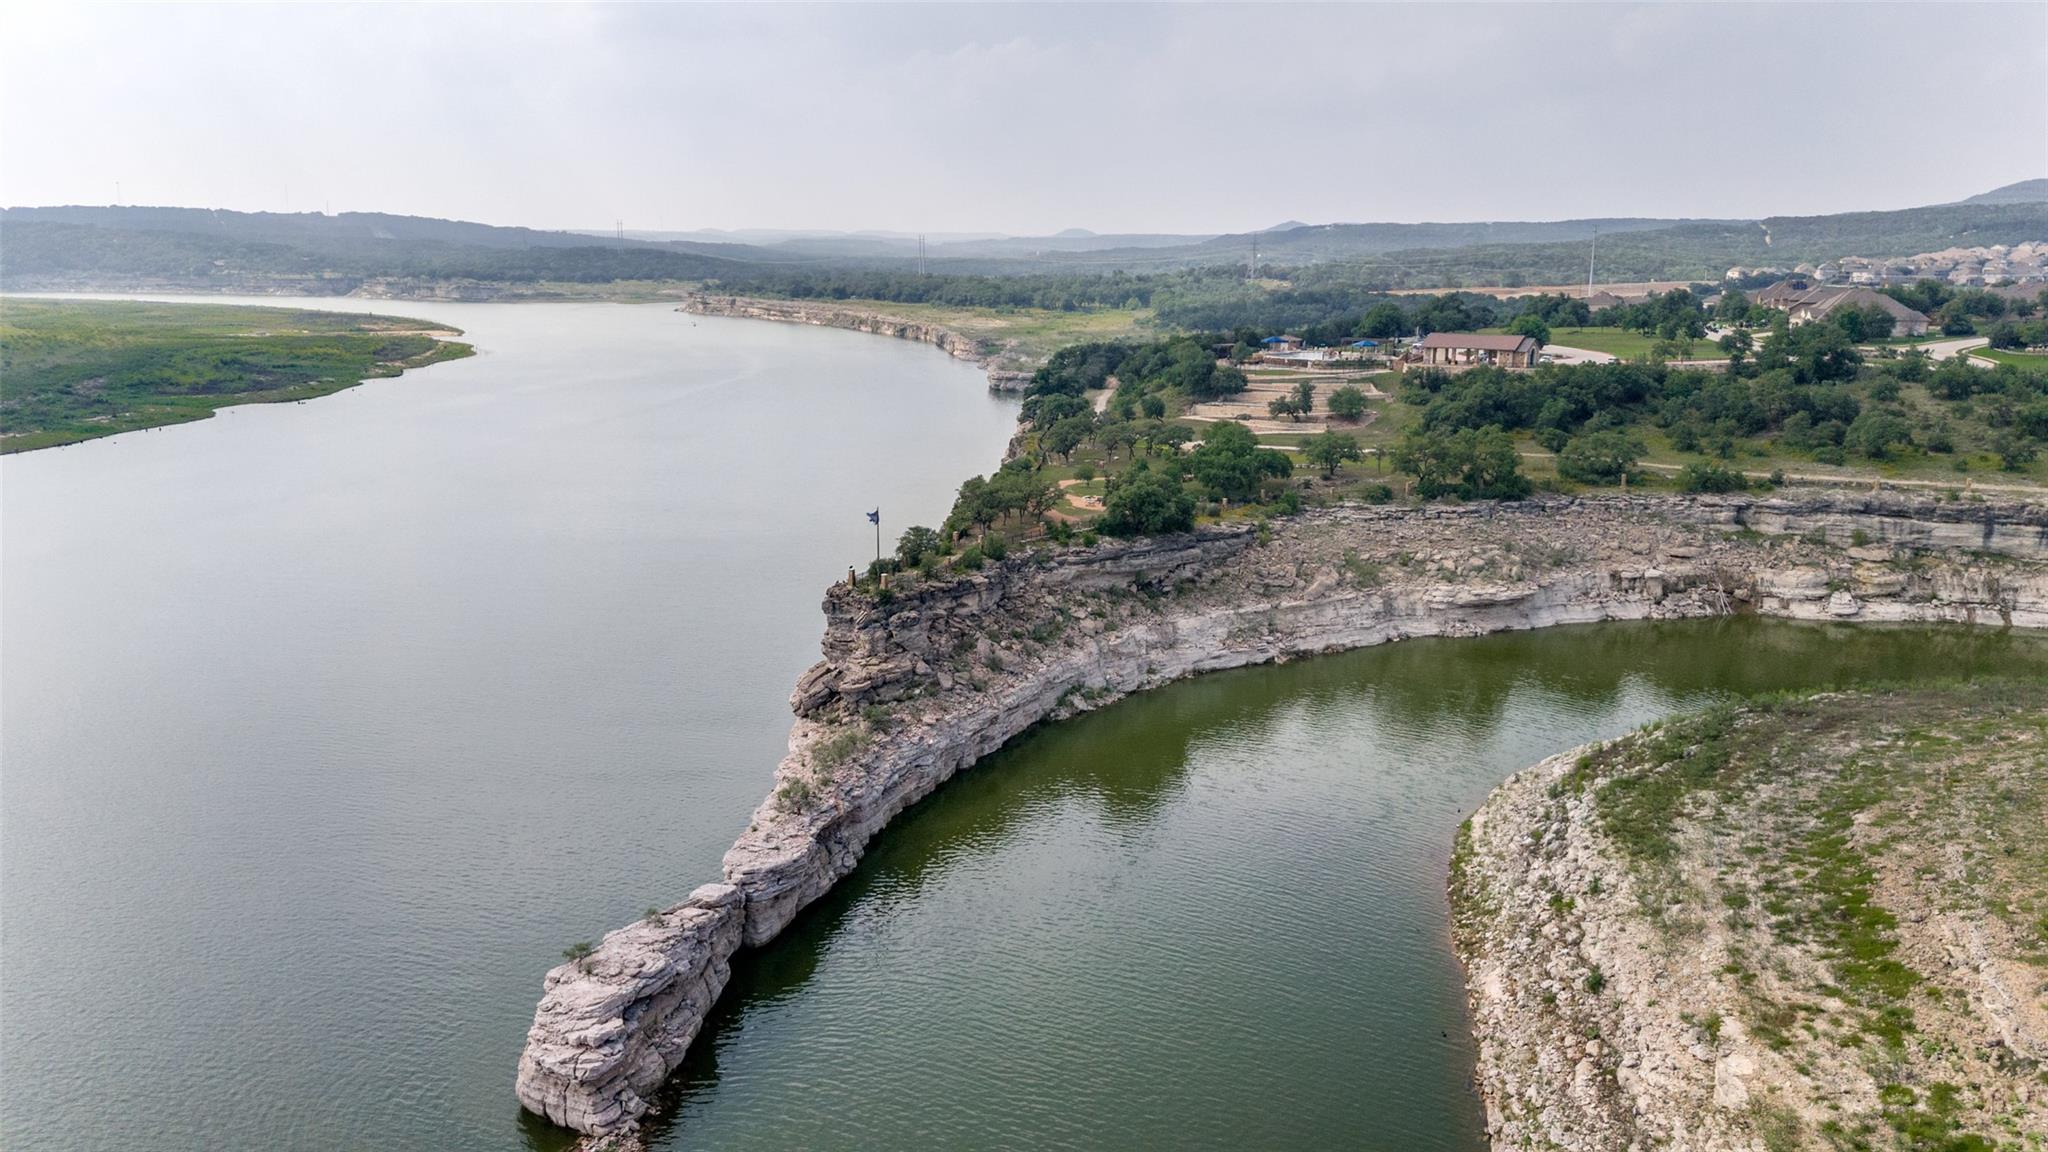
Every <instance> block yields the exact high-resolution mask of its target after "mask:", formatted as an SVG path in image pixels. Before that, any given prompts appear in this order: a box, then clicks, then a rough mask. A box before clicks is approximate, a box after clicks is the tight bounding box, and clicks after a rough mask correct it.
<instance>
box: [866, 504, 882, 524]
mask: <svg viewBox="0 0 2048 1152" xmlns="http://www.w3.org/2000/svg"><path fill="white" fill-rule="evenodd" d="M868 523H870V524H873V525H876V526H878V527H879V526H880V525H881V523H882V510H881V509H880V508H877V509H875V510H874V511H873V512H870V513H868Z"/></svg>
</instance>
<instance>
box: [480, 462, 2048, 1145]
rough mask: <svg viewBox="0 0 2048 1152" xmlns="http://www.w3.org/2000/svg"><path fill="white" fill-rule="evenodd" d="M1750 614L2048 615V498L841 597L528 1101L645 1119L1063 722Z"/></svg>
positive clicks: (572, 981) (1271, 534) (1958, 618)
mask: <svg viewBox="0 0 2048 1152" xmlns="http://www.w3.org/2000/svg"><path fill="white" fill-rule="evenodd" d="M1739 611H1751V612H1758V613H1762V614H1766V615H1771V616H1782V617H1791V618H1797V619H1836V620H1858V621H1862V620H1869V621H1927V622H1937V621H1938V622H1956V623H1976V624H1983V625H1989V626H1999V627H2002V626H2019V627H2029V628H2040V627H2048V508H2044V507H2042V506H2038V505H2019V504H2005V505H1995V504H1983V503H1970V502H1949V503H1942V502H1936V501H1931V500H1908V499H1905V498H1893V497H1881V496H1856V497H1850V496H1840V495H1828V496H1796V497H1786V498H1778V499H1769V500H1756V499H1752V498H1748V497H1694V498H1675V497H1665V498H1657V497H1648V498H1641V497H1639V498H1626V497H1620V498H1604V499H1586V500H1571V499H1546V500H1537V501H1529V502H1527V503H1523V504H1508V505H1468V506H1429V507H1421V508H1397V507H1385V508H1373V507H1345V508H1339V509H1330V510H1324V511H1318V512H1313V513H1309V514H1305V515H1302V516H1298V517H1294V518H1292V519H1289V520H1284V521H1280V522H1277V523H1275V524H1273V525H1272V526H1271V527H1270V528H1260V527H1256V526H1253V525H1233V526H1227V527H1214V528H1208V529H1204V530H1202V531H1200V532H1196V533H1193V534H1189V535H1185V536H1177V537H1164V538H1158V539H1152V540H1142V541H1135V542H1126V543H1103V544H1100V545H1097V546H1094V547H1090V548H1073V549H1067V550H1060V551H1045V552H1040V553H1034V554H1032V555H1028V556H1014V557H1012V558H1010V559H1008V560H1006V561H1004V562H1003V563H1001V564H997V565H994V566H991V567H989V568H987V569H984V570H982V571H979V572H974V573H970V574H965V575H958V576H954V577H951V578H946V579H936V580H931V581H927V582H923V583H916V582H912V583H908V584H906V585H904V586H901V587H899V588H897V589H894V590H893V591H892V592H891V593H890V594H889V595H887V596H886V597H880V598H878V597H876V596H873V595H870V594H867V593H864V592H861V591H857V590H855V589H852V588H848V587H845V586H839V587H835V588H833V589H832V590H831V591H830V592H829V593H828V595H827V598H826V601H825V615H826V631H825V640H824V646H823V647H824V659H823V660H822V661H821V662H820V663H819V664H817V665H816V666H814V667H813V668H812V669H811V670H810V671H808V672H807V673H805V674H804V676H803V678H802V679H801V680H800V681H799V683H798V685H797V687H796V691H795V693H794V695H793V697H792V705H793V706H794V708H795V711H796V713H797V721H796V724H795V726H794V727H793V729H792V731H791V735H790V751H789V755H788V756H787V758H785V759H784V760H783V762H782V764H781V766H780V767H779V768H778V769H777V770H776V773H775V785H774V789H773V791H772V792H771V794H770V796H769V797H768V799H766V800H765V801H763V803H762V804H761V806H760V807H759V808H758V809H757V810H756V811H755V813H754V816H753V820H752V822H751V823H750V824H749V825H748V827H747V829H746V831H745V832H744V833H742V834H741V836H740V837H739V839H738V841H737V842H736V843H735V844H734V845H733V846H732V848H731V850H730V851H729V852H728V853H727V854H726V857H725V866H724V872H725V875H724V878H723V879H724V883H723V884H718V885H711V886H707V887H706V888H702V889H699V890H698V891H697V892H696V893H693V894H692V895H691V897H690V898H689V899H688V900H686V901H685V902H684V903H682V904H680V905H678V906H676V907H675V908H673V909H671V910H669V911H668V912H667V913H664V914H663V915H662V916H660V917H659V918H657V919H655V920H650V921H646V922H643V923H640V924H635V925H633V926H632V927H629V928H625V929H621V930H619V931H617V932H614V933H612V934H610V935H608V936H607V937H605V939H604V941H603V942H602V944H600V945H599V947H598V948H597V950H596V952H595V954H594V955H592V956H591V957H589V958H588V959H587V960H586V961H584V962H582V964H580V965H577V964H567V965H563V966H561V967H559V968H556V969H555V970H554V971H552V972H550V973H549V974H548V977H547V985H546V993H545V995H544V996H543V997H542V999H541V1002H540V1005H539V1007H538V1008H537V1010H536V1011H535V1014H534V1023H533V1027H532V1029H531V1031H530V1032H529V1034H528V1039H527V1045H526V1050H525V1052H524V1054H523V1055H522V1056H521V1059H520V1063H519V1075H518V1093H519V1098H520V1100H521V1102H522V1103H524V1104H525V1105H526V1107H528V1108H530V1109H532V1110H533V1111H535V1112H539V1113H542V1114H544V1115H547V1116H549V1117H550V1118H552V1119H554V1120H555V1121H556V1122H558V1123H562V1124H566V1125H569V1126H571V1127H574V1128H577V1129H579V1130H581V1131H585V1132H594V1133H606V1132H619V1131H627V1130H631V1129H632V1128H633V1127H634V1126H635V1124H636V1122H637V1118H638V1117H639V1116H640V1115H641V1114H642V1113H643V1112H644V1110H645V1109H646V1107H647V1105H646V1102H645V1097H646V1095H647V1094H648V1093H649V1092H650V1091H651V1090H652V1089H653V1088H654V1086H655V1085H657V1084H659V1083H660V1081H661V1080H662V1079H663V1077H664V1076H665V1075H666V1074H667V1072H668V1071H669V1070H671V1069H673V1068H674V1067H675V1065H676V1064H677V1062H678V1061H679V1060H680V1057H681V1054H682V1051H683V1049H684V1048H685V1047H686V1046H687V1044H688V1042H689V1040H690V1039H691V1038H692V1037H693V1036H694V1035H695V1033H696V1030H697V1028H698V1026H699V1024H700V1022H701V1020H702V1017H703V1012H704V1008H705V1006H706V1005H708V1004H709V1002H710V1000H711V999H713V998H715V996H716V995H717V993H718V991H719V989H720V988H721V987H722V986H723V984H724V980H725V971H726V963H727V960H728V958H729V957H730V955H731V952H732V949H733V947H735V946H736V945H737V943H744V944H747V945H759V944H763V943H766V942H767V941H769V940H771V939H773V938H774V937H775V935H776V934H777V933H779V932H780V931H781V930H782V929H783V928H784V927H785V926H786V925H787V924H788V923H789V922H790V920H791V918H792V917H794V916H795V915H796V914H797V913H798V911H799V910H801V909H802V908H803V907H804V906H805V905H807V904H809V903H810V902H811V901H813V900H815V899H817V898H818V897H819V896H820V895H821V894H823V893H824V892H825V891H826V890H827V889H829V888H830V887H831V886H832V884H833V883H834V882H836V881H837V880H838V879H839V878H840V877H841V876H844V875H845V874H846V873H847V872H849V871H851V870H852V869H853V867H854V866H855V865H856V864H857V863H858V862H859V860H860V857H861V853H862V851H863V849H864V848H865V847H866V845H867V843H868V841H869V839H870V838H871V837H872V836H873V835H874V834H875V833H876V832H877V831H879V830H880V829H881V828H882V827H883V826H884V825H886V824H887V823H888V822H889V820H890V819H892V818H893V817H894V816H895V815H896V814H897V813H898V812H901V811H902V810H903V809H904V808H905V807H907V806H909V805H910V804H913V803H915V802H916V801H917V800H919V799H920V798H922V797H924V796H925V795H927V794H928V793H930V792H931V790H932V789H934V788H936V787H937V786H938V785H939V784H941V783H943V782H944V781H945V780H946V779H947V778H948V777H950V776H952V775H953V774H954V773H955V772H957V771H959V770H961V769H962V768H966V767H968V766H970V765H972V764H973V763H974V762H975V761H977V760H978V759H980V758H981V757H982V756H985V755H987V754H988V753H990V752H992V751H994V750H995V749H996V748H998V747H1000V746H1001V745H1002V744H1003V743H1004V742H1006V741H1008V740H1009V739H1010V738H1012V737H1013V736H1015V735H1016V734H1018V733H1019V732H1022V731H1023V730H1024V729H1026V728H1028V727H1030V726H1031V725H1032V724H1035V723H1038V722H1040V721H1042V720H1047V719H1057V718H1059V717H1062V716H1066V715H1071V714H1073V713H1075V712H1079V711H1084V710H1087V709H1091V708H1095V707H1099V706H1101V705H1103V704H1105V703H1108V702H1109V701H1112V700H1115V699H1117V698H1119V697H1121V696H1124V695H1126V694H1128V693H1131V692H1137V691H1142V690H1145V689H1147V688H1152V687H1156V686H1158V685H1161V684H1165V683H1167V682H1169V681H1172V680H1176V679H1179V678H1181V677H1183V676H1188V675H1191V674H1194V673H1198V672H1206V671H1211V670H1214V669H1221V668H1233V667H1239V666H1243V665H1248V664H1258V663H1265V662H1269V661H1274V660H1285V659H1290V658H1293V657H1297V656H1305V655H1310V654H1313V653H1318V652H1330V651H1338V650H1343V649H1349V648H1358V647H1363V646H1366V645H1371V644H1379V643H1383V642H1386V641H1390V640H1398V639H1402V638H1406V637H1412V636H1476V635H1482V634H1485V633H1490V632H1497V631H1503V630H1509V629H1527V628H1540V627H1544V626H1547V625H1550V624H1561V623H1585V622H1593V621H1600V620H1636V619H1646V618H1658V619H1671V618H1683V617H1700V616H1710V615H1716V614H1722V613H1729V612H1739Z"/></svg>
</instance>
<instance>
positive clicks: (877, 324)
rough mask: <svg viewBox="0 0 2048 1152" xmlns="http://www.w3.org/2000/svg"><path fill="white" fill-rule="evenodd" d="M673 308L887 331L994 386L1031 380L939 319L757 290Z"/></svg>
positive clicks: (694, 297)
mask: <svg viewBox="0 0 2048 1152" xmlns="http://www.w3.org/2000/svg"><path fill="white" fill-rule="evenodd" d="M679 310H680V311H683V312H689V313H693V314H695V315H698V316H735V317H739V318H740V319H744V320H775V321H779V322H781V323H784V324H814V325H817V326H819V327H824V328H844V329H846V330H848V331H850V332H866V333H869V334H871V335H875V336H893V337H895V338H896V339H898V340H915V341H918V342H919V343H923V344H930V345H932V346H934V347H936V348H938V349H940V350H941V351H943V352H945V353H946V355H948V356H951V357H953V358H954V359H955V360H968V361H972V362H973V363H975V364H977V365H979V366H980V367H981V368H982V369H984V370H985V371H986V372H987V373H988V386H989V387H990V388H992V389H994V390H996V391H998V392H1015V391H1020V390H1022V389H1023V387H1024V386H1025V385H1026V384H1028V383H1030V382H1031V373H1029V372H1025V371H1019V370H1018V369H1017V368H1014V367H1006V366H1004V365H1003V364H1002V362H1001V357H1002V353H1003V351H1004V350H1003V349H1001V348H991V347H985V346H984V345H983V344H982V342H981V341H979V340H977V339H975V338H974V337H971V336H966V335H963V334H961V333H959V332H955V331H953V330H952V329H950V328H947V327H945V326H943V325H940V324H930V323H926V322H925V321H922V320H910V319H906V318H904V317H901V316H890V315H888V314H887V313H883V312H872V311H867V310H863V309H860V308H848V307H845V306H843V305H838V304H831V303H826V302H823V301H817V300H770V299H764V298H761V297H757V296H721V295H716V294H713V293H708V292H697V293H691V294H690V295H689V296H687V297H685V298H684V300H683V303H682V306H681V308H680V309H679Z"/></svg>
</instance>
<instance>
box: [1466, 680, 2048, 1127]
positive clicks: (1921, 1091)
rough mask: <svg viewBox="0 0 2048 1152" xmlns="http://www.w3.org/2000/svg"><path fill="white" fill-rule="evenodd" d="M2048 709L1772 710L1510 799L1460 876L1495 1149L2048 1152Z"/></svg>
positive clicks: (1904, 703)
mask: <svg viewBox="0 0 2048 1152" xmlns="http://www.w3.org/2000/svg"><path fill="white" fill-rule="evenodd" d="M2044 707H2048V686H2044V685H2043V683H2042V682H2041V681H2039V680H2032V679H2029V680H2016V681H2013V682H2010V683H2000V682H1996V681H1992V682H1977V683H1973V684H1970V685H1968V686H1967V687H1963V688H1955V687H1948V688H1943V687H1938V686H1937V687H1924V688H1912V689H1898V690H1893V691H1889V692H1883V693H1870V694H1865V693H1843V694H1822V695H1818V696H1814V697H1810V698H1805V699H1793V700H1783V699H1780V700H1772V701H1761V702H1755V703H1752V704H1750V705H1748V706H1745V707H1743V708H1740V709H1714V710H1709V711H1708V712H1706V713H1702V714H1697V715H1692V716H1686V717H1681V718H1678V719H1676V720H1674V721H1671V722H1667V723H1666V724H1664V725H1661V726H1653V727H1651V728H1648V729H1645V730H1644V731H1642V732H1639V733H1636V734H1634V735H1630V736H1626V737H1623V738H1621V739H1620V740H1616V741H1610V742H1608V743H1605V744H1601V745H1590V746H1587V747H1585V748H1580V749H1574V750H1573V751H1571V752H1567V753H1564V754H1562V755H1559V756H1554V757H1551V758H1550V759H1548V760H1545V761H1544V762H1543V763H1541V764H1539V765H1537V766H1535V767H1534V768H1531V769H1528V770H1526V771H1523V772H1521V773H1518V774H1516V775H1515V776H1514V777H1512V778H1510V779H1509V780H1508V781H1507V782H1506V783H1504V784H1502V785H1501V786H1500V787H1499V788H1497V789H1496V790H1495V791H1494V793H1493V794H1492V795H1491V796H1489V797H1488V798H1487V801H1486V803H1485V804H1483V805H1482V806H1481V807H1480V809H1479V811H1478V812H1476V813H1474V814H1473V816H1472V818H1471V819H1470V820H1468V821H1467V822H1466V824H1465V826H1464V827H1463V828H1462V829H1461V830H1460V832H1459V839H1458V846H1457V849H1456V851H1455V853H1454V854H1453V857H1452V868H1451V882H1450V896H1451V906H1452V912H1453V916H1452V919H1453V925H1454V931H1453V936H1454V939H1455V941H1456V945H1457V950H1458V953H1459V957H1460V959H1461V960H1462V961H1463V963H1464V965H1465V977H1466V988H1467V995H1468V1000H1469V1002H1470V1005H1471V1017H1472V1030H1473V1035H1474V1037H1475V1039H1476V1040H1477V1041H1478V1050H1479V1051H1478V1068H1477V1082H1478V1085H1479V1089H1480V1095H1481V1097H1482V1100H1483V1102H1484V1104H1485V1107H1486V1117H1487V1132H1488V1135H1489V1137H1490V1139H1491V1141H1492V1145H1493V1147H1494V1148H1496V1149H1520V1148H1574V1149H1581V1150H1583V1152H1626V1150H1629V1149H1640V1148H1671V1149H1692V1150H1695V1152H1723V1150H1725V1152H1749V1150H1752V1149H1761V1148H1803V1147H1832V1146H1854V1147H1893V1146H1896V1147H1902V1148H1903V1147H1916V1148H1920V1147H1926V1148H1935V1147H1939V1148H1990V1147H1993V1146H1994V1143H1995V1141H1994V1140H1990V1139H1987V1137H1990V1136H1993V1135H1996V1136H2001V1137H2004V1136H2010V1137H2014V1138H2017V1139H2016V1141H2015V1142H2014V1144H2013V1145H2012V1146H2014V1147H2020V1146H2026V1147H2033V1146H2036V1145H2038V1144H2039V1143H2040V1142H2042V1141H2044V1140H2048V1095H2044V1094H2043V1093H2042V1091H2041V1086H2040V1082H2039V1080H2038V1074H2039V1068H2040V1067H2041V1066H2042V1062H2043V1061H2044V1060H2048V1001H2044V1000H2043V999H2042V998H2041V995H2040V992H2041V989H2042V988H2043V987H2044V981H2048V959H2044V958H2043V953H2042V947H2043V944H2044V943H2048V923H2044V922H2043V921H2042V920H2041V919H2040V918H2039V917H2038V916H2030V915H2027V914H2026V910H2027V909H2030V908H2035V907H2038V905H2039V902H2040V901H2041V900H2042V899H2043V897H2044V896H2048V872H2044V871H2043V869H2042V868H2041V865H2040V861H2041V859H2042V853H2043V851H2044V849H2048V842H2044V841H2048V819H2044V818H2048V775H2044V774H2043V772H2042V771H2041V765H2042V763H2043V759H2042V758H2043V755H2044V752H2048V749H2044V739H2048V733H2044V730H2043V727H2042V724H2041V720H2040V717H2041V716H2042V713H2043V708H2044ZM1831 1132H1832V1133H1835V1134H1837V1136H1838V1139H1836V1140H1833V1141H1830V1140H1828V1139H1826V1138H1825V1137H1826V1135H1827V1134H1828V1133H1831ZM1909 1134H1910V1135H1911V1136H1913V1137H1915V1138H1913V1139H1898V1140H1897V1141H1896V1143H1895V1142H1894V1137H1905V1136H1907V1135H1909ZM1999 1146H2004V1145H2002V1144H2000V1145H1999Z"/></svg>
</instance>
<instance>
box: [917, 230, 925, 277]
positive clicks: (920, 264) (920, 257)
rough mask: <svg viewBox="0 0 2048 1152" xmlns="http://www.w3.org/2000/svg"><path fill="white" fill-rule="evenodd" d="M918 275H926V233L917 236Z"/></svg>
mask: <svg viewBox="0 0 2048 1152" xmlns="http://www.w3.org/2000/svg"><path fill="white" fill-rule="evenodd" d="M917 274H918V275H919V276H922V275H924V233H922V232H919V233H918V234H917Z"/></svg>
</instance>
